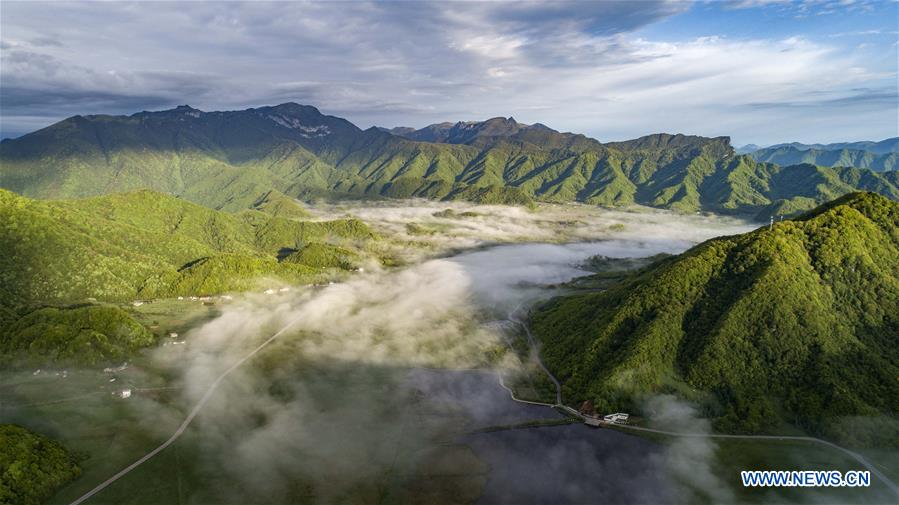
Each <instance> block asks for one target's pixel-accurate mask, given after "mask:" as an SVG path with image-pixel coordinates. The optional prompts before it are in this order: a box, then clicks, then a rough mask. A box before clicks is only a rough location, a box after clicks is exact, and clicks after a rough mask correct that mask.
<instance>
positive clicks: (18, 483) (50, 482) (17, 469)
mask: <svg viewBox="0 0 899 505" xmlns="http://www.w3.org/2000/svg"><path fill="white" fill-rule="evenodd" d="M0 448H2V450H0V503H3V504H9V505H40V504H41V503H44V502H45V500H46V499H47V498H49V497H50V496H51V495H52V494H53V492H54V491H55V490H56V488H58V487H60V486H62V485H63V484H65V483H66V482H68V481H70V480H72V479H74V478H75V477H77V476H78V475H80V474H81V469H80V468H78V464H77V461H76V460H75V458H74V456H73V455H72V454H70V453H69V452H68V451H66V449H65V448H64V447H63V446H62V445H60V444H59V443H57V442H54V441H53V440H51V439H49V438H47V437H45V436H43V435H39V434H37V433H34V432H31V431H29V430H26V429H25V428H22V427H21V426H16V425H13V424H0Z"/></svg>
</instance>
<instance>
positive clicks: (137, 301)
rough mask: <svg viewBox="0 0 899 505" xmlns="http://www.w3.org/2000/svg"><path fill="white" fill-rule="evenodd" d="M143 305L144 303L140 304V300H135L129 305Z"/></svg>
mask: <svg viewBox="0 0 899 505" xmlns="http://www.w3.org/2000/svg"><path fill="white" fill-rule="evenodd" d="M143 304H144V302H142V301H140V300H135V301H134V302H131V305H134V306H135V307H140V306H141V305H143Z"/></svg>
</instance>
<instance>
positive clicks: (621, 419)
mask: <svg viewBox="0 0 899 505" xmlns="http://www.w3.org/2000/svg"><path fill="white" fill-rule="evenodd" d="M628 417H630V416H629V415H628V414H626V413H624V412H616V413H614V414H608V415H605V416H603V417H602V420H603V421H605V422H607V423H614V424H627V419H628Z"/></svg>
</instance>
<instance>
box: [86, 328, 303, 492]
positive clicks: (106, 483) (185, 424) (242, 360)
mask: <svg viewBox="0 0 899 505" xmlns="http://www.w3.org/2000/svg"><path fill="white" fill-rule="evenodd" d="M299 320H300V318H299V317H298V318H295V319H293V320H291V321H290V322H288V323H287V324H286V325H284V326H283V327H282V328H281V329H280V330H278V331H277V332H275V333H274V334H273V335H272V336H271V337H269V338H267V339H266V340H265V341H264V342H262V343H261V344H259V345H258V346H257V347H256V348H255V349H253V350H252V351H250V352H249V353H248V354H246V355H245V356H244V357H242V358H240V359H239V360H237V361H236V362H235V363H234V364H233V365H231V366H230V367H228V369H227V370H225V371H224V372H222V373H221V374H220V375H219V376H218V377H216V379H215V380H214V381H213V382H212V384H210V385H209V388H207V389H206V392H205V393H204V394H203V396H202V397H201V398H200V400H199V401H197V403H195V404H194V407H193V409H191V411H190V413H189V414H188V415H187V417H186V418H185V419H184V421H182V423H181V425H179V426H178V429H177V430H175V433H173V434H172V436H171V437H169V438H168V440H166V441H165V442H163V443H162V444H160V445H159V446H158V447H156V448H155V449H153V450H152V451H150V452H148V453H147V454H145V455H143V456H142V457H141V458H140V459H138V460H137V461H135V462H134V463H131V464H130V465H128V466H126V467H125V468H123V469H122V470H121V471H120V472H119V473H117V474H115V475H113V476H112V477H110V478H108V479H106V480H105V481H103V482H101V483H100V484H98V485H97V487H95V488H93V489H91V490H90V491H88V492H87V493H85V494H84V495H82V496H81V497H80V498H78V499H77V500H75V501H73V502H72V503H71V505H79V504H80V503H83V502H84V501H85V500H88V499H90V497H92V496H94V495H95V494H97V493H99V492H100V491H103V490H104V489H106V488H107V487H108V486H109V485H110V484H112V483H113V482H115V481H117V480H119V479H121V478H122V477H124V476H125V475H127V474H128V473H129V472H131V471H132V470H134V469H135V468H137V467H139V466H140V465H142V464H144V463H146V462H147V460H149V459H150V458H152V457H153V456H155V455H157V454H159V453H160V452H162V451H163V450H164V449H165V448H166V447H168V446H170V445H172V444H173V443H174V442H175V441H176V440H178V438H179V437H180V436H181V435H182V434H184V431H185V430H186V429H187V427H188V426H190V423H191V422H192V421H193V420H194V418H195V417H197V414H199V413H200V410H202V409H203V406H204V405H206V402H208V401H209V399H210V398H211V397H212V394H213V393H214V392H215V390H216V389H218V387H219V384H221V383H222V381H223V380H225V377H227V376H228V375H229V374H231V372H233V371H234V370H237V368H239V367H240V366H241V365H243V364H244V363H246V362H247V360H249V359H250V358H252V357H253V356H255V355H256V354H257V353H258V352H259V351H261V350H262V349H263V348H265V347H266V346H267V345H269V344H271V343H272V342H273V341H274V340H275V339H276V338H278V337H280V336H281V335H283V334H284V332H286V331H287V330H288V329H290V327H291V326H293V325H295V324H296V323H297V322H299Z"/></svg>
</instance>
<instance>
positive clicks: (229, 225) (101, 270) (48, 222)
mask: <svg viewBox="0 0 899 505" xmlns="http://www.w3.org/2000/svg"><path fill="white" fill-rule="evenodd" d="M373 238H374V235H373V234H372V232H371V231H370V230H369V229H368V227H367V226H366V225H365V224H364V223H362V222H360V221H357V220H354V219H345V220H338V221H328V222H312V221H309V222H306V221H298V220H295V219H288V218H286V217H273V216H271V215H270V214H267V213H264V212H260V211H254V210H247V211H243V212H241V213H238V214H231V213H227V212H221V211H216V210H212V209H208V208H206V207H201V206H199V205H196V204H193V203H190V202H186V201H184V200H180V199H178V198H175V197H173V196H169V195H164V194H160V193H155V192H152V191H147V190H141V191H135V192H130V193H121V194H114V195H107V196H101V197H93V198H87V199H80V200H59V201H42V200H32V199H29V198H25V197H22V196H19V195H16V194H15V193H12V192H9V191H5V190H0V286H2V287H0V306H2V305H6V306H17V305H27V304H30V303H34V302H72V301H83V300H85V299H87V298H97V299H99V300H109V301H122V300H131V299H134V298H140V297H147V298H149V297H158V296H173V295H200V294H213V293H220V292H225V291H230V290H243V289H251V288H255V287H257V285H256V284H257V281H258V280H259V279H260V278H265V277H268V278H270V279H272V280H274V281H278V280H281V281H285V282H305V281H309V280H316V279H318V278H320V277H321V276H322V274H323V272H322V269H321V268H320V267H319V266H318V265H306V264H304V263H302V262H301V261H290V262H283V261H282V262H279V260H278V258H279V254H280V256H282V257H283V255H284V254H287V253H289V252H291V251H293V250H301V249H303V248H305V247H309V246H314V247H319V249H320V248H321V247H320V246H325V247H333V246H336V245H359V244H364V242H366V241H368V240H371V239H373ZM316 244H318V245H316Z"/></svg>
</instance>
